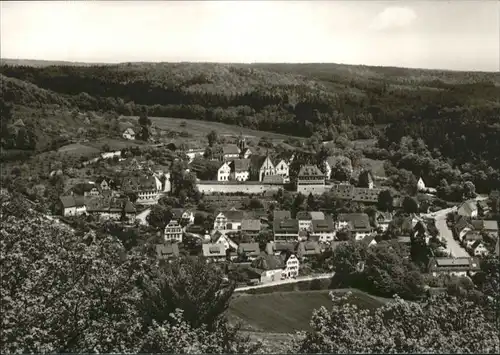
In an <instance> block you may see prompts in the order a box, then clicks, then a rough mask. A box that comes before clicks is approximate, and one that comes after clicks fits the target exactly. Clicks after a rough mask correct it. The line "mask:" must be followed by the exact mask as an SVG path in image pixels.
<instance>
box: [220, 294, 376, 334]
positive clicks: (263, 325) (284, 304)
mask: <svg viewBox="0 0 500 355" xmlns="http://www.w3.org/2000/svg"><path fill="white" fill-rule="evenodd" d="M329 292H330V290H319V291H292V292H273V293H268V294H257V295H248V294H242V295H238V296H237V297H235V298H234V299H233V300H232V301H231V305H230V306H229V319H230V321H232V322H238V321H241V322H242V323H243V329H245V330H248V331H253V332H259V331H260V332H275V333H293V332H295V331H298V330H308V329H309V322H310V320H311V316H312V313H313V311H314V310H315V309H318V308H320V307H321V306H325V307H327V308H329V307H330V306H331V305H332V301H331V299H330V295H329ZM334 292H336V293H339V294H344V293H345V292H347V290H334ZM351 297H352V298H351V300H352V302H354V303H355V304H357V305H358V306H359V307H362V308H376V307H378V306H381V305H382V304H383V299H381V298H375V297H373V296H370V295H368V294H366V293H363V292H361V291H358V290H352V296H351Z"/></svg>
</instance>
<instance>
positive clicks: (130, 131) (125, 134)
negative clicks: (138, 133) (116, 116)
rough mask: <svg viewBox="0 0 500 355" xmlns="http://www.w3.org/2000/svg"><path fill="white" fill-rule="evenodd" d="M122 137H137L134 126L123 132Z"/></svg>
mask: <svg viewBox="0 0 500 355" xmlns="http://www.w3.org/2000/svg"><path fill="white" fill-rule="evenodd" d="M122 137H123V138H125V139H129V140H134V139H135V132H134V130H133V129H132V128H127V129H126V130H125V131H124V132H123V134H122Z"/></svg>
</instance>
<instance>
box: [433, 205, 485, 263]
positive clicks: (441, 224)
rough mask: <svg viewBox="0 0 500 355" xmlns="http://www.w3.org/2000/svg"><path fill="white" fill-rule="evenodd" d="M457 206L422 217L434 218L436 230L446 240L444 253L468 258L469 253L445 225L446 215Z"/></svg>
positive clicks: (454, 210)
mask: <svg viewBox="0 0 500 355" xmlns="http://www.w3.org/2000/svg"><path fill="white" fill-rule="evenodd" d="M487 198H488V196H481V195H479V196H477V197H476V198H475V199H474V200H476V201H481V200H486V199H487ZM456 210H457V206H454V207H450V208H445V209H442V210H439V211H437V212H432V213H427V214H425V215H423V216H425V217H431V218H434V220H435V224H436V228H437V229H438V231H439V235H440V236H441V237H442V238H444V239H445V240H446V251H447V252H448V253H450V254H451V256H452V257H455V258H458V257H469V256H470V255H469V253H468V252H467V251H466V250H465V249H464V248H462V246H461V245H460V244H459V243H458V242H457V241H456V240H455V238H453V233H452V231H451V230H450V228H448V225H447V224H446V215H447V214H448V213H450V212H456Z"/></svg>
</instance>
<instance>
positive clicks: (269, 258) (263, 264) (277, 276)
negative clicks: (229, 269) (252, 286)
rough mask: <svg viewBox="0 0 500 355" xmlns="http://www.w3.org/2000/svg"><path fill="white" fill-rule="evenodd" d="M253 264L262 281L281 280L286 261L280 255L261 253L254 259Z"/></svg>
mask: <svg viewBox="0 0 500 355" xmlns="http://www.w3.org/2000/svg"><path fill="white" fill-rule="evenodd" d="M251 266H252V269H253V271H255V272H256V273H257V274H259V275H260V282H262V283H268V282H273V281H279V280H281V278H282V272H283V268H284V267H285V263H284V261H283V259H282V258H281V257H279V256H275V255H261V256H259V257H258V258H256V259H255V260H254V261H252V264H251Z"/></svg>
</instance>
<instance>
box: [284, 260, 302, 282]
mask: <svg viewBox="0 0 500 355" xmlns="http://www.w3.org/2000/svg"><path fill="white" fill-rule="evenodd" d="M299 265H300V262H299V259H298V258H297V256H296V255H295V254H288V255H287V256H286V258H285V268H284V270H283V273H282V276H281V278H282V279H288V278H290V277H293V278H296V277H297V276H299Z"/></svg>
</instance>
